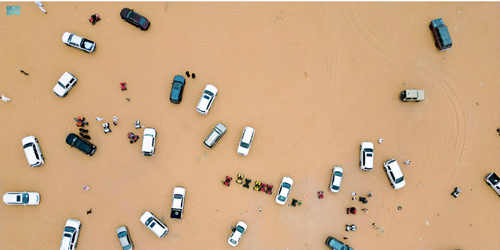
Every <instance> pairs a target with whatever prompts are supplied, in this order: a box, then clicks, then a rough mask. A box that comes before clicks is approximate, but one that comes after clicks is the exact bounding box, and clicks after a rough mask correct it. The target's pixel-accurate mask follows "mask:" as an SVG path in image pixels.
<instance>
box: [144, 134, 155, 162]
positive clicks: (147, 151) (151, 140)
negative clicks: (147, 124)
mask: <svg viewBox="0 0 500 250" xmlns="http://www.w3.org/2000/svg"><path fill="white" fill-rule="evenodd" d="M155 141H156V129H154V128H145V129H144V133H143V134H142V154H143V155H145V156H153V155H154V154H155Z"/></svg>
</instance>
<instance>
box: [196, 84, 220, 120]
mask: <svg viewBox="0 0 500 250" xmlns="http://www.w3.org/2000/svg"><path fill="white" fill-rule="evenodd" d="M217 92H218V90H217V88H216V87H215V86H214V85H210V84H208V85H207V86H206V87H205V90H204V91H203V94H202V95H201V98H200V101H199V102H198V106H196V111H198V113H200V114H202V115H207V114H208V111H210V108H211V107H212V104H213V103H214V99H215V96H217Z"/></svg>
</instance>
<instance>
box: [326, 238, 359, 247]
mask: <svg viewBox="0 0 500 250" xmlns="http://www.w3.org/2000/svg"><path fill="white" fill-rule="evenodd" d="M325 244H326V246H327V247H328V248H330V249H332V250H353V249H352V248H351V247H350V246H348V245H346V244H344V243H343V242H342V241H340V240H337V239H335V238H333V237H332V236H328V238H327V239H326V242H325Z"/></svg>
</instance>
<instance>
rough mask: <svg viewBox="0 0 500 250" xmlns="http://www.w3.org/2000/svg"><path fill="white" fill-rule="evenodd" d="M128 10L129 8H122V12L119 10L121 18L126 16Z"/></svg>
mask: <svg viewBox="0 0 500 250" xmlns="http://www.w3.org/2000/svg"><path fill="white" fill-rule="evenodd" d="M129 12H130V9H129V8H123V10H122V12H120V17H121V18H122V19H125V18H127V14H128V13H129Z"/></svg>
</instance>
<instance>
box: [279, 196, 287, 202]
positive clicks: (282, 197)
mask: <svg viewBox="0 0 500 250" xmlns="http://www.w3.org/2000/svg"><path fill="white" fill-rule="evenodd" d="M278 200H280V201H286V197H285V196H281V195H280V196H279V197H278Z"/></svg>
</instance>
